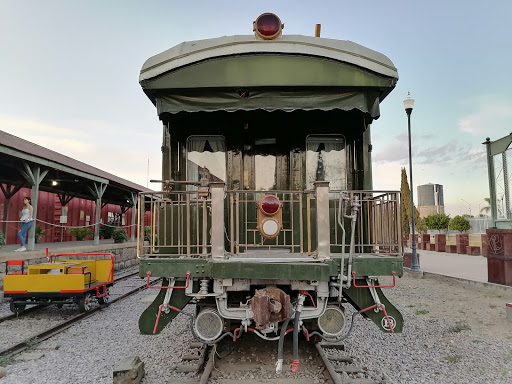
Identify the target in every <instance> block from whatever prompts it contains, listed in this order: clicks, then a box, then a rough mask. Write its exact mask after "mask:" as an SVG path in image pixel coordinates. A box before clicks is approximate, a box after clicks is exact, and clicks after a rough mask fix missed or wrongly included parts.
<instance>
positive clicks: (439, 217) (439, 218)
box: [425, 213, 450, 230]
mask: <svg viewBox="0 0 512 384" xmlns="http://www.w3.org/2000/svg"><path fill="white" fill-rule="evenodd" d="M449 223H450V216H448V215H445V214H444V213H436V214H433V215H428V216H427V217H425V225H426V226H427V228H428V229H437V230H442V229H447V228H448V224H449Z"/></svg>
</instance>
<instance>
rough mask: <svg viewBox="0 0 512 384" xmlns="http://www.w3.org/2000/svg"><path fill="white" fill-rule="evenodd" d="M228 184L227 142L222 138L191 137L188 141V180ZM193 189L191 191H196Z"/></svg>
mask: <svg viewBox="0 0 512 384" xmlns="http://www.w3.org/2000/svg"><path fill="white" fill-rule="evenodd" d="M202 177H206V178H208V179H209V180H210V181H223V182H226V141H225V139H224V137H222V136H190V137H189V138H188V139H187V180H188V181H199V180H200V179H201V178H202ZM196 188H197V187H191V188H189V189H196Z"/></svg>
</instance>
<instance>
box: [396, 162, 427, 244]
mask: <svg viewBox="0 0 512 384" xmlns="http://www.w3.org/2000/svg"><path fill="white" fill-rule="evenodd" d="M400 193H401V195H402V203H401V205H400V216H401V217H402V232H403V234H404V235H409V234H410V233H411V190H410V188H409V182H408V181H407V173H406V171H405V168H402V181H401V183H400ZM414 229H415V230H416V232H419V233H424V232H425V231H426V227H425V224H424V222H423V220H422V219H421V217H420V212H419V211H418V209H416V206H414Z"/></svg>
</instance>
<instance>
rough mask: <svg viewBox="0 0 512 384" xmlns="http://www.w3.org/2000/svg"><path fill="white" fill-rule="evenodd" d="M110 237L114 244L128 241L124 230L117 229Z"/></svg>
mask: <svg viewBox="0 0 512 384" xmlns="http://www.w3.org/2000/svg"><path fill="white" fill-rule="evenodd" d="M112 237H113V238H114V243H124V242H125V241H126V240H128V235H127V234H126V229H118V230H117V231H114V233H113V234H112Z"/></svg>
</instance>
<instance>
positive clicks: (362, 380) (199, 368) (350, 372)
mask: <svg viewBox="0 0 512 384" xmlns="http://www.w3.org/2000/svg"><path fill="white" fill-rule="evenodd" d="M251 336H253V335H244V340H243V341H242V340H240V341H239V342H237V343H233V342H232V341H224V340H223V341H221V342H220V343H218V344H215V345H212V346H209V347H208V348H206V345H202V346H201V344H197V343H193V344H191V348H192V349H194V348H195V352H193V353H189V354H186V355H185V356H184V362H183V363H182V364H180V365H178V366H177V371H178V372H196V378H195V380H196V381H195V382H196V383H197V384H207V383H216V384H233V383H235V382H238V381H240V380H243V381H244V383H245V384H252V383H254V384H256V383H262V382H264V383H268V384H272V383H275V384H277V383H279V384H312V383H318V384H322V383H323V384H348V383H349V384H391V383H392V382H391V380H390V379H389V377H388V376H387V375H386V374H383V373H382V372H372V371H370V370H368V369H367V368H366V367H361V366H360V365H359V364H357V362H356V359H355V358H354V357H353V356H349V355H348V354H347V353H346V352H345V349H344V345H343V344H330V343H326V342H320V343H313V342H311V343H308V342H306V341H305V340H302V341H301V344H300V346H299V354H300V356H301V358H300V368H299V372H298V373H297V374H296V375H293V374H292V373H291V371H290V368H289V366H288V365H284V366H283V371H282V373H281V374H277V373H276V369H275V362H276V354H277V352H275V349H276V348H275V347H276V346H277V345H276V343H269V342H266V341H263V340H260V339H257V338H256V337H251ZM202 348H203V349H202ZM202 350H204V352H200V351H202ZM204 356H208V358H207V359H204V358H203V357H204ZM284 360H285V362H288V363H290V362H291V361H292V346H291V340H290V339H287V340H286V341H285V350H284ZM187 382H190V381H187Z"/></svg>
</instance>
